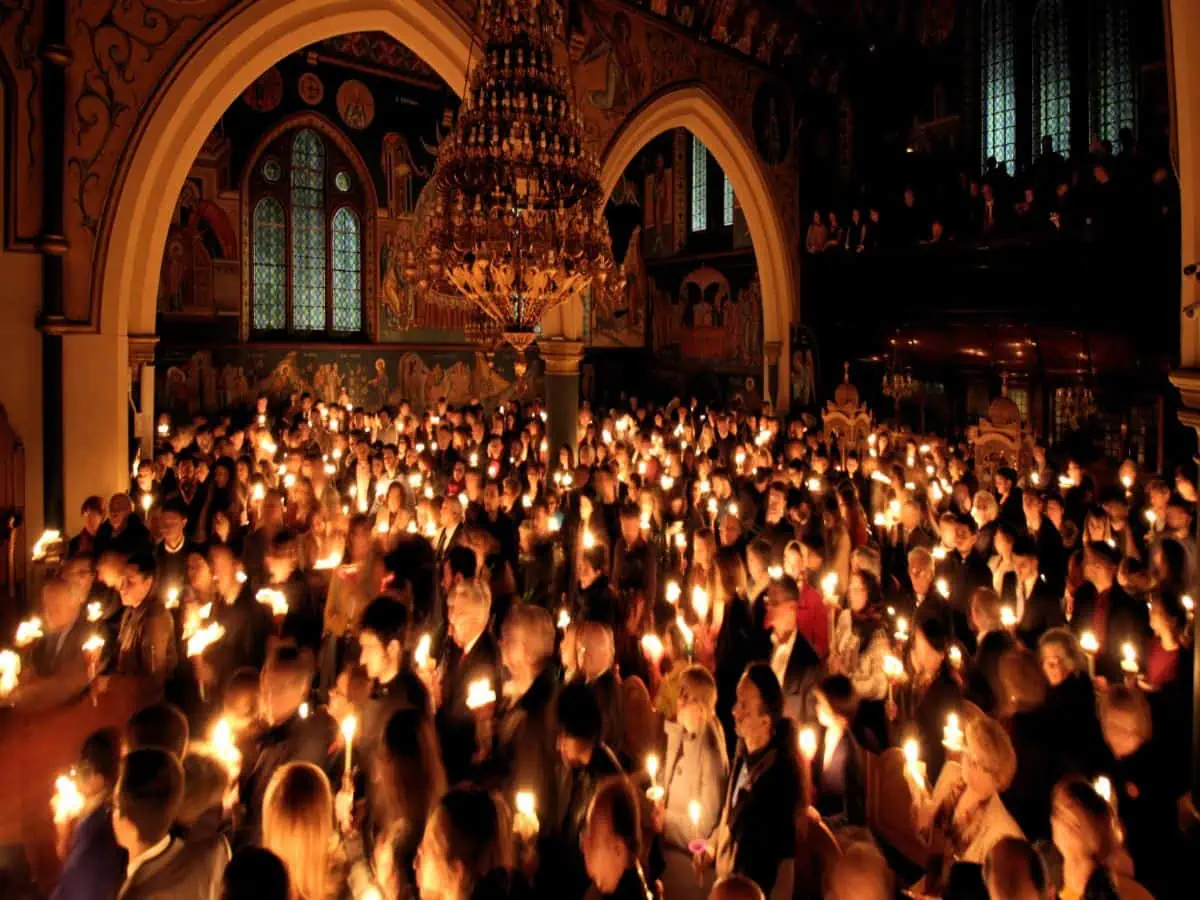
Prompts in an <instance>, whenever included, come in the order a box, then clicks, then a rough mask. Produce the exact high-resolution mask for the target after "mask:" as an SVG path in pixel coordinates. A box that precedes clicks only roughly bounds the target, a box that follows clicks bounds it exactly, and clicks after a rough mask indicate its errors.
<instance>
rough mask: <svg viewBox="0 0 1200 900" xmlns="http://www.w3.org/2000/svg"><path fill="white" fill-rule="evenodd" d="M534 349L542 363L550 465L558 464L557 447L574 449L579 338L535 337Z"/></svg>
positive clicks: (579, 351) (575, 444)
mask: <svg viewBox="0 0 1200 900" xmlns="http://www.w3.org/2000/svg"><path fill="white" fill-rule="evenodd" d="M538 351H539V352H540V353H541V354H542V359H543V360H544V361H545V363H546V409H547V412H548V414H549V415H548V421H547V423H546V436H547V438H548V439H549V441H550V463H549V465H550V468H551V469H554V468H556V467H557V465H558V451H559V448H561V447H563V446H564V445H565V446H568V447H570V448H571V455H572V456H575V455H576V452H577V450H578V446H577V442H578V427H579V362H580V360H581V359H583V342H582V341H569V340H564V339H555V340H545V339H543V340H541V341H538Z"/></svg>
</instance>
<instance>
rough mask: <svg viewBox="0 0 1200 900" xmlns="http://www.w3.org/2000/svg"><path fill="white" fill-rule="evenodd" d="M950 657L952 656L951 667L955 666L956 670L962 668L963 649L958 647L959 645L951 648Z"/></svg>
mask: <svg viewBox="0 0 1200 900" xmlns="http://www.w3.org/2000/svg"><path fill="white" fill-rule="evenodd" d="M949 656H950V665H952V666H954V668H956V669H960V668H962V661H963V656H962V647H960V646H958V645H957V644H955V645H953V646H952V647H951V648H950V653H949Z"/></svg>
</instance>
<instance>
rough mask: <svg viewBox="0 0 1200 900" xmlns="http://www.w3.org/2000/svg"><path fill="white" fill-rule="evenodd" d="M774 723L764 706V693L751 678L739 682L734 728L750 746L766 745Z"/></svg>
mask: <svg viewBox="0 0 1200 900" xmlns="http://www.w3.org/2000/svg"><path fill="white" fill-rule="evenodd" d="M773 726H774V723H773V722H772V721H771V716H770V714H769V713H768V712H767V710H766V708H765V707H764V706H763V702H762V695H761V694H759V692H758V688H757V687H755V686H754V682H752V681H751V680H750V679H749V678H746V677H745V676H742V680H741V681H739V682H738V686H737V699H736V700H735V701H734V704H733V728H734V731H736V732H737V736H738V737H740V738H741V739H742V740H744V741H745V742H746V745H747V746H748V747H751V748H754V749H759V748H761V747H765V746H766V744H767V741H769V740H770V739H771V731H772V729H773Z"/></svg>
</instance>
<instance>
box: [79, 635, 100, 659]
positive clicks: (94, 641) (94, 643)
mask: <svg viewBox="0 0 1200 900" xmlns="http://www.w3.org/2000/svg"><path fill="white" fill-rule="evenodd" d="M103 649H104V638H102V637H100V635H98V634H93V635H92V636H91V637H89V638H88V639H87V640H86V641H84V642H83V652H84V653H87V654H90V655H92V656H99V655H100V651H101V650H103Z"/></svg>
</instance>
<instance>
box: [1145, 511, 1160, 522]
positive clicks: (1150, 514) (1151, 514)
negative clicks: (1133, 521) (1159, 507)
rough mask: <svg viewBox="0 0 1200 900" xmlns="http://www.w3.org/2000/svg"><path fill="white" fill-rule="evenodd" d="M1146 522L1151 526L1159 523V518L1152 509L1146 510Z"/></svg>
mask: <svg viewBox="0 0 1200 900" xmlns="http://www.w3.org/2000/svg"><path fill="white" fill-rule="evenodd" d="M1146 521H1147V522H1149V523H1150V524H1151V525H1153V524H1155V523H1156V522H1157V521H1158V516H1157V515H1155V513H1154V510H1152V509H1148V510H1146Z"/></svg>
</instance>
